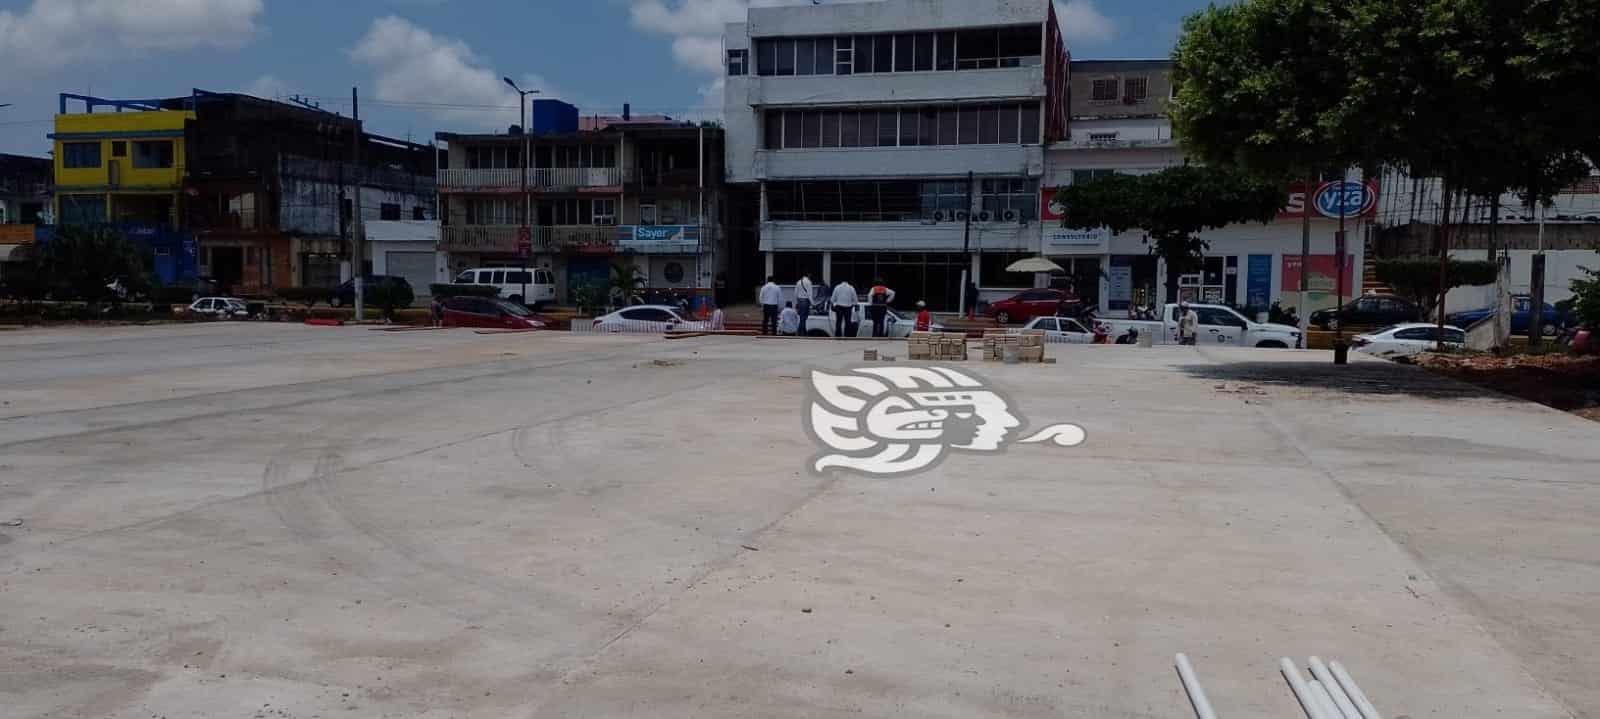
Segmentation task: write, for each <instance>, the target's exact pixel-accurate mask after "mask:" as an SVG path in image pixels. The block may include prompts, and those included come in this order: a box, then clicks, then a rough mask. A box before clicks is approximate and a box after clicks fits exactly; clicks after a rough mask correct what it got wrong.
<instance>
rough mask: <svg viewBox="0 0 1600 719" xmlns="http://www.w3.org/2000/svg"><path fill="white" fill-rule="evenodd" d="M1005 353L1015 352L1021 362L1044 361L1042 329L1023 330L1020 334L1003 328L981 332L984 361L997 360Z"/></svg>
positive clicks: (1003, 357)
mask: <svg viewBox="0 0 1600 719" xmlns="http://www.w3.org/2000/svg"><path fill="white" fill-rule="evenodd" d="M1007 353H1014V354H1016V355H1017V359H1018V360H1019V361H1022V362H1044V361H1045V360H1044V330H1023V331H1022V332H1021V333H1020V334H1013V333H1010V332H1006V331H1005V330H988V331H986V332H984V333H983V359H984V361H986V362H999V361H1001V360H1004V359H1005V357H1006V354H1007Z"/></svg>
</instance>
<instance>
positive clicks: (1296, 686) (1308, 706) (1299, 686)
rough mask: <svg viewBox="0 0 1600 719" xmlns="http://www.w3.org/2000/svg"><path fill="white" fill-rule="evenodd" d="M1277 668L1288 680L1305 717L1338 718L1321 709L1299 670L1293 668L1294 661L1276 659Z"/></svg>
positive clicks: (1315, 718) (1312, 718)
mask: <svg viewBox="0 0 1600 719" xmlns="http://www.w3.org/2000/svg"><path fill="white" fill-rule="evenodd" d="M1278 669H1279V670H1281V671H1282V672H1283V678H1284V679H1286V680H1288V681H1289V690H1290V691H1293V692H1294V698H1296V699H1299V700H1300V708H1301V709H1304V710H1305V712H1306V716H1307V717H1309V718H1310V719H1339V718H1338V717H1332V716H1328V715H1327V714H1325V713H1324V712H1323V711H1322V705H1321V704H1320V703H1318V702H1317V699H1316V697H1314V696H1312V694H1311V687H1308V686H1306V680H1305V678H1304V677H1302V676H1300V670H1299V669H1296V668H1295V666H1294V662H1291V661H1289V658H1288V657H1283V658H1281V659H1279V660H1278Z"/></svg>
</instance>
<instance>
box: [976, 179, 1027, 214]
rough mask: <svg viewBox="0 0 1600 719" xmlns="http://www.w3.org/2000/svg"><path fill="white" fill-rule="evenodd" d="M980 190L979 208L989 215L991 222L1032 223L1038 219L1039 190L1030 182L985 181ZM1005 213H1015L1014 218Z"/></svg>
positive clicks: (1023, 180) (1017, 180) (1014, 180)
mask: <svg viewBox="0 0 1600 719" xmlns="http://www.w3.org/2000/svg"><path fill="white" fill-rule="evenodd" d="M980 188H981V190H982V193H983V194H982V197H981V200H980V204H979V207H980V208H981V209H982V210H983V211H985V212H988V213H989V218H990V220H991V221H995V222H999V221H1006V220H1014V221H1018V222H1033V221H1035V220H1038V219H1039V188H1038V185H1037V184H1035V183H1034V182H1033V181H1032V180H1025V179H1021V178H995V179H986V180H984V181H983V182H982V183H981V184H980ZM1007 213H1015V217H1011V218H1008V217H1007Z"/></svg>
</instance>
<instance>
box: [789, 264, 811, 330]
mask: <svg viewBox="0 0 1600 719" xmlns="http://www.w3.org/2000/svg"><path fill="white" fill-rule="evenodd" d="M814 292H816V288H815V287H813V286H812V285H811V276H810V275H808V274H806V273H804V272H802V273H800V281H799V282H796V283H794V311H795V312H797V313H799V314H800V326H801V327H804V326H806V318H807V317H810V316H811V295H812V293H814Z"/></svg>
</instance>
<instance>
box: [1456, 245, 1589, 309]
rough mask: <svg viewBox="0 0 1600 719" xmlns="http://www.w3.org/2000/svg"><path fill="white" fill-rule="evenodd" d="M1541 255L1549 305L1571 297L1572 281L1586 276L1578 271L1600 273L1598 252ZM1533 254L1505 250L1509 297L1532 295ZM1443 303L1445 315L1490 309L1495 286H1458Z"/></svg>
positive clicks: (1474, 253) (1469, 254)
mask: <svg viewBox="0 0 1600 719" xmlns="http://www.w3.org/2000/svg"><path fill="white" fill-rule="evenodd" d="M1544 254H1545V260H1544V301H1545V302H1549V303H1551V304H1555V303H1557V302H1560V301H1561V300H1564V299H1567V298H1568V297H1571V296H1572V281H1573V280H1575V279H1579V278H1582V277H1585V276H1586V275H1584V273H1583V270H1582V269H1581V268H1583V267H1588V268H1590V269H1597V270H1600V252H1596V251H1594V250H1550V251H1547V252H1545V253H1544ZM1533 255H1534V251H1533V250H1507V251H1506V256H1507V257H1510V258H1511V288H1510V289H1511V294H1513V295H1526V294H1530V293H1532V291H1533V285H1532V284H1530V283H1531V281H1532V280H1533V259H1532V258H1533ZM1450 256H1451V257H1452V258H1454V259H1458V260H1482V259H1486V258H1487V257H1488V253H1487V252H1486V251H1485V250H1452V251H1451V252H1450ZM1444 301H1445V311H1447V312H1454V311H1456V310H1472V309H1477V308H1479V307H1491V306H1493V305H1494V304H1495V297H1494V285H1485V286H1482V287H1457V288H1455V289H1453V290H1450V291H1449V292H1448V293H1446V294H1445V300H1444Z"/></svg>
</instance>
